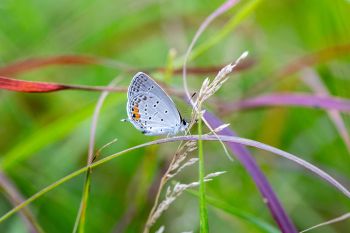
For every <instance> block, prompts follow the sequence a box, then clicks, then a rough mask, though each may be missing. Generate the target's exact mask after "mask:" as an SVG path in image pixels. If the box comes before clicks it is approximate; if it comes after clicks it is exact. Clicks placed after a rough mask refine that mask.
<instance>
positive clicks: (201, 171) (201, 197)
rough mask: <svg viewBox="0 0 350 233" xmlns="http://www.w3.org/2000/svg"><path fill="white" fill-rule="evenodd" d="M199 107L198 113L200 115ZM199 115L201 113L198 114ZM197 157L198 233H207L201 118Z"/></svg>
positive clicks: (200, 120)
mask: <svg viewBox="0 0 350 233" xmlns="http://www.w3.org/2000/svg"><path fill="white" fill-rule="evenodd" d="M200 109H201V108H200V106H199V113H200ZM200 114H201V113H200ZM198 157H199V216H200V232H201V233H207V232H209V224H208V211H207V205H206V200H205V182H204V176H205V170H204V155H203V141H202V117H198Z"/></svg>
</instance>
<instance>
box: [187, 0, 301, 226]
mask: <svg viewBox="0 0 350 233" xmlns="http://www.w3.org/2000/svg"><path fill="white" fill-rule="evenodd" d="M237 2H239V0H228V1H226V2H224V4H222V5H221V6H220V7H219V8H218V9H216V10H215V11H214V12H213V13H212V14H210V15H209V16H208V17H207V18H206V19H205V20H204V21H203V23H202V24H201V25H200V27H199V28H198V30H197V31H196V34H195V35H194V37H193V38H192V41H191V43H190V45H189V47H188V49H187V51H186V53H185V57H184V62H183V66H182V79H183V86H184V90H185V93H186V96H187V101H188V102H189V103H190V104H191V106H192V107H193V108H194V109H195V110H196V111H197V109H196V104H195V103H194V102H193V100H192V98H191V95H190V92H189V89H188V84H187V76H186V73H187V61H188V60H189V56H190V54H191V51H192V49H193V47H194V45H195V43H196V42H197V40H198V38H199V36H200V35H201V34H202V33H203V32H204V30H205V29H206V28H207V27H208V26H209V24H210V23H211V22H212V21H213V20H214V19H215V18H217V17H218V16H220V15H221V14H223V13H224V12H226V11H227V10H229V9H230V8H231V7H233V6H234V5H236V3H237ZM197 112H198V113H199V114H200V118H202V119H203V122H205V124H206V125H207V126H208V128H209V129H210V130H211V132H213V134H214V135H215V136H217V135H216V133H215V132H214V131H213V130H212V129H213V128H217V127H219V126H220V125H222V124H220V125H217V126H215V127H213V126H212V124H210V123H209V122H207V119H206V117H204V116H202V115H201V114H202V113H201V112H199V111H197ZM202 119H201V120H202ZM219 140H220V139H219ZM220 143H221V144H223V143H222V142H221V141H220ZM223 147H224V150H225V151H226V147H225V145H223ZM200 191H202V190H200ZM202 195H205V193H201V194H200V196H202ZM202 201H205V199H204V200H203V199H202ZM200 211H201V212H203V211H204V210H203V209H202V208H200ZM201 212H200V216H204V213H201ZM287 220H288V217H287ZM287 223H291V221H289V222H288V221H287ZM290 225H291V228H289V226H287V228H288V229H292V230H291V231H289V232H293V233H294V232H296V230H295V227H294V226H293V224H290Z"/></svg>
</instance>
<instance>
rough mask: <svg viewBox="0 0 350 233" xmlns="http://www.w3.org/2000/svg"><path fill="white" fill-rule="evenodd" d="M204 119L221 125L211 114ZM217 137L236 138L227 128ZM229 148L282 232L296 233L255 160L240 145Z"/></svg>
mask: <svg viewBox="0 0 350 233" xmlns="http://www.w3.org/2000/svg"><path fill="white" fill-rule="evenodd" d="M204 118H206V119H207V121H208V122H209V123H210V125H211V126H212V127H213V128H216V127H218V126H220V125H222V124H223V123H222V122H221V121H220V120H219V119H218V118H217V117H215V116H214V115H213V114H211V113H209V112H206V113H205V114H204ZM218 134H219V135H228V136H236V135H235V133H234V132H233V131H232V130H230V129H229V128H225V129H223V130H222V131H220V132H219V133H218ZM226 145H228V146H229V148H230V149H231V151H232V152H233V154H234V155H235V156H236V158H237V159H238V160H239V161H240V162H241V164H242V165H243V166H244V167H245V169H246V170H247V171H248V173H249V174H250V176H251V177H252V178H253V180H254V182H255V184H256V186H257V187H258V189H259V190H260V193H261V195H262V196H263V199H264V200H266V204H267V206H268V208H269V210H270V212H271V215H272V217H273V218H274V220H275V221H276V223H277V224H278V226H279V228H280V229H281V231H282V232H293V233H296V232H297V230H296V228H295V226H294V224H293V222H292V221H291V220H290V218H289V217H288V215H287V213H286V211H285V210H284V208H283V207H282V204H281V203H280V201H279V200H278V198H277V196H276V194H275V193H274V191H273V189H272V187H271V186H270V184H269V182H268V180H267V179H266V177H265V175H264V173H263V172H262V171H261V170H260V168H259V166H258V165H257V164H256V162H255V160H254V159H253V157H252V156H251V154H250V152H249V150H247V148H245V147H244V146H242V145H239V144H234V143H226Z"/></svg>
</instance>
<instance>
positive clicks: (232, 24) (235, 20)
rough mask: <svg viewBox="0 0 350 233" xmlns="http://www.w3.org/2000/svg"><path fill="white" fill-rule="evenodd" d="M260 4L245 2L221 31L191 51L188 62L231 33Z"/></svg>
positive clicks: (254, 1)
mask: <svg viewBox="0 0 350 233" xmlns="http://www.w3.org/2000/svg"><path fill="white" fill-rule="evenodd" d="M260 3H261V0H251V1H248V2H246V3H245V4H244V5H243V6H242V7H241V8H240V10H239V11H238V12H237V13H236V14H235V15H234V16H233V17H232V18H231V19H230V20H229V21H228V22H227V23H226V24H225V26H223V27H222V29H221V30H220V31H218V32H216V33H215V34H214V35H213V37H211V38H210V39H208V40H206V41H205V42H203V43H202V44H200V45H198V47H197V48H195V49H193V52H192V53H191V56H190V60H193V59H196V58H197V57H198V56H200V55H202V54H203V53H204V52H205V51H207V50H208V49H210V48H211V47H213V46H215V45H216V44H218V43H219V42H220V41H222V40H223V39H224V38H225V37H226V36H227V35H228V34H229V33H230V32H231V31H233V30H234V29H235V28H236V27H237V26H238V24H239V23H240V22H242V21H243V20H244V19H245V18H246V17H248V16H249V15H250V14H251V13H252V12H253V11H254V10H255V9H256V8H257V6H258V5H259V4H260Z"/></svg>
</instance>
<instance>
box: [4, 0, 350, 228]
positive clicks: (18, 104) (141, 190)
mask: <svg viewBox="0 0 350 233" xmlns="http://www.w3.org/2000/svg"><path fill="white" fill-rule="evenodd" d="M222 3H223V1H218V0H215V1H213V0H193V1H185V0H178V1H171V0H144V1H141V0H138V1H127V0H116V1H110V0H99V1H97V0H87V1H86V0H85V1H83V0H76V1H67V0H59V1H44V0H29V1H24V0H1V1H0V15H1V19H0V66H1V67H4V66H6V65H8V64H11V63H12V62H14V61H17V60H23V59H28V58H35V57H42V58H45V57H49V56H55V55H66V54H84V55H93V56H99V57H103V58H107V59H111V61H113V60H114V61H119V62H123V63H126V64H130V65H131V66H133V67H136V68H137V69H139V70H140V71H141V70H144V69H147V68H151V67H165V66H166V65H167V62H166V61H167V59H168V54H169V50H170V49H175V50H176V51H177V58H176V59H178V60H177V61H180V60H179V59H180V58H181V56H182V55H183V54H184V53H185V51H186V49H187V47H188V45H189V44H190V42H191V39H192V37H193V35H194V33H195V31H196V30H197V29H198V27H199V25H200V24H201V23H202V22H203V20H204V19H205V17H207V16H208V15H209V14H210V13H212V12H213V11H214V10H215V9H216V8H217V7H218V6H219V5H220V4H222ZM249 4H251V8H250V9H249V10H248V12H247V14H246V15H245V17H244V18H242V19H240V20H238V21H237V26H236V27H233V28H231V30H230V31H229V33H228V34H227V36H225V37H223V38H222V39H221V40H220V41H217V42H216V43H215V44H214V45H213V46H212V47H211V48H209V49H208V50H205V51H204V52H203V53H201V54H200V56H198V57H196V58H195V59H194V60H193V61H191V62H190V63H189V66H191V67H211V66H223V65H226V64H228V63H230V62H232V61H233V60H234V59H236V58H237V57H238V56H239V55H240V54H241V53H242V52H243V51H245V50H248V51H249V53H250V55H249V57H250V58H251V59H253V60H254V61H255V63H254V65H253V66H251V67H250V68H249V69H247V70H245V71H244V72H241V73H239V74H236V75H234V76H232V78H231V79H229V81H228V82H227V83H226V84H225V86H224V87H223V88H222V89H221V90H220V91H219V92H218V93H217V95H216V96H215V98H216V100H217V101H218V100H219V101H223V102H232V101H233V100H237V99H239V98H241V97H242V96H243V95H244V94H245V93H246V92H247V91H249V90H252V89H254V87H255V86H256V85H257V84H259V83H261V82H265V81H266V80H268V79H270V78H271V77H272V76H273V74H275V73H276V72H278V71H279V70H280V69H281V68H283V67H285V66H286V65H287V64H289V63H290V62H291V61H294V60H297V59H299V58H300V57H302V56H303V55H305V54H311V53H314V52H316V51H319V50H321V49H326V48H329V47H333V46H335V45H346V44H350V23H349V22H350V1H345V0H343V1H342V0H323V1H319V0H304V1H297V0H285V1H278V0H274V1H267V0H261V1H246V0H243V1H241V2H240V3H239V4H238V5H237V6H236V7H234V8H233V9H231V10H229V11H228V12H227V13H225V14H224V15H222V16H221V17H219V18H218V19H217V20H215V21H214V22H213V23H212V24H211V25H210V27H209V28H208V29H207V30H206V31H205V32H204V34H203V35H202V36H201V37H200V39H199V41H198V44H197V45H198V46H200V45H201V44H204V43H206V42H207V41H209V40H210V38H212V37H213V36H216V35H218V34H219V33H220V32H221V30H222V29H223V27H224V25H226V23H227V22H228V21H229V20H230V19H231V18H232V17H234V16H235V15H237V14H242V11H243V9H245V7H246V6H247V5H249ZM338 52H339V51H338ZM349 61H350V56H349V55H347V54H346V53H345V54H344V51H343V53H342V54H341V52H339V55H335V56H334V57H333V58H332V59H329V60H328V61H326V62H323V63H321V64H318V65H315V66H312V67H310V68H311V69H313V70H314V71H315V72H316V73H317V74H318V75H319V76H320V78H321V79H322V80H323V81H324V83H325V84H326V86H327V88H328V89H329V91H330V93H331V94H332V95H334V96H339V97H343V98H350V66H349ZM120 73H121V71H120V70H119V69H116V68H111V67H107V66H103V65H85V66H83V65H80V66H50V67H45V68H41V69H36V70H32V71H27V72H23V73H21V74H18V75H15V76H14V77H17V78H21V79H25V80H36V81H39V80H40V81H52V82H60V83H70V84H85V85H108V83H109V82H110V81H111V80H112V79H113V78H114V77H116V76H117V75H118V74H120ZM151 75H153V76H154V77H155V78H159V79H162V78H163V75H162V73H151ZM301 75H302V73H300V72H299V73H295V74H293V75H290V76H285V77H283V80H282V81H281V80H280V81H278V82H277V81H276V82H273V85H269V86H267V87H266V88H265V89H264V90H262V92H264V93H269V92H273V91H289V92H294V91H295V92H300V91H304V92H310V90H309V88H308V87H307V86H306V85H305V84H304V83H303V82H301V81H300V79H298V78H299V77H300V76H301ZM132 76H133V73H128V74H127V75H125V74H124V75H123V80H122V81H121V82H120V85H121V86H127V85H128V83H129V81H130V79H131V78H132ZM207 76H210V77H211V78H213V77H214V74H205V73H204V74H201V75H196V76H194V75H189V81H190V87H191V89H192V90H197V89H198V88H199V87H200V84H201V82H202V81H203V79H204V78H205V77H207ZM168 84H169V85H171V86H173V87H174V88H178V89H181V88H182V81H181V76H179V75H174V76H173V77H172V79H171V80H170V81H169V80H168ZM255 94H256V93H255ZM258 94H261V93H258ZM98 97H99V93H97V92H84V91H63V92H56V93H49V94H25V93H15V92H9V91H3V90H1V91H0V100H1V101H0V122H1V127H0V139H1V140H0V156H1V161H0V163H2V167H3V164H4V163H5V162H6V168H5V171H4V172H5V173H6V174H7V176H8V177H9V178H10V179H11V180H12V182H13V183H14V184H15V186H16V187H17V188H18V190H19V191H20V192H21V193H22V195H23V196H24V197H30V196H31V195H33V194H34V193H35V192H37V191H39V190H41V189H42V188H43V187H45V186H47V185H49V184H51V183H53V182H54V181H56V180H58V179H59V178H61V177H63V176H65V175H67V174H69V173H71V172H73V171H75V170H77V169H79V168H81V167H83V166H85V164H86V158H87V148H88V140H89V129H90V124H91V120H92V114H93V109H94V106H95V104H96V101H97V99H98ZM175 102H177V103H179V102H180V101H179V99H177V98H175ZM125 104H126V95H125V93H117V94H115V93H114V94H110V96H109V97H108V99H107V101H106V103H105V105H104V108H103V110H102V112H101V116H100V120H99V124H98V128H97V134H96V147H97V148H100V147H101V146H103V145H105V144H106V143H107V142H109V141H111V140H113V139H115V138H118V141H117V143H115V144H113V145H112V146H110V147H109V148H107V149H106V150H104V151H103V153H102V156H105V155H109V154H112V153H115V152H118V151H120V150H122V149H125V148H128V147H131V146H134V145H137V144H139V143H142V142H147V141H149V140H152V139H153V138H152V137H146V136H144V135H142V134H141V133H140V132H138V131H137V130H136V129H134V128H133V127H132V126H131V124H125V123H123V122H120V119H122V118H124V117H126V112H125ZM179 107H180V109H181V112H183V113H184V115H185V117H187V118H188V117H189V116H190V112H191V110H190V109H189V108H188V107H187V106H185V105H184V104H181V103H179ZM206 107H207V108H209V109H210V110H212V111H213V112H214V113H215V112H216V113H218V112H217V109H216V106H215V105H213V104H210V103H208V104H207V106H206ZM343 116H344V121H345V123H346V125H347V128H349V127H350V125H349V124H350V118H349V116H348V115H343ZM221 117H222V119H223V120H224V121H225V122H227V123H230V124H231V126H232V128H233V129H234V130H236V131H237V133H238V135H239V136H242V137H246V138H250V139H253V140H257V141H261V142H264V143H267V144H269V145H272V146H275V147H277V148H280V149H282V150H285V151H288V152H290V153H294V154H296V155H298V156H300V157H301V158H303V159H305V160H307V161H310V162H312V163H313V164H315V165H317V166H319V167H320V168H322V169H324V170H325V171H327V172H329V173H330V174H331V175H333V176H334V177H336V178H337V179H338V180H340V181H341V182H342V183H343V184H344V185H345V186H346V187H350V180H349V177H350V169H349V167H350V166H349V165H350V154H349V151H347V149H346V146H345V145H344V142H343V141H342V139H341V137H340V136H339V134H338V132H337V130H336V129H335V127H334V125H333V124H332V122H331V121H330V119H329V118H328V115H327V113H326V112H325V111H322V110H319V109H306V108H300V107H274V108H262V109H252V110H249V111H236V112H234V113H231V114H228V115H224V116H221ZM194 133H195V131H194ZM176 148H177V144H175V143H173V144H171V145H160V146H157V147H149V148H145V149H140V150H137V151H133V152H131V153H128V154H126V155H123V156H122V157H120V158H117V159H114V160H112V161H111V162H109V163H107V164H105V165H102V166H100V167H98V168H96V169H95V170H94V171H93V173H92V184H91V196H90V200H89V206H88V210H87V220H86V232H141V230H142V228H143V225H144V223H145V221H146V218H147V215H148V213H149V211H150V208H151V207H152V203H153V200H154V196H152V195H151V196H149V192H151V193H152V190H151V191H150V189H151V186H152V184H153V183H154V182H155V180H156V179H157V178H159V173H160V172H162V171H164V166H165V164H166V161H167V160H169V159H170V158H171V156H172V155H173V153H174V152H175V150H176ZM204 149H205V158H206V160H205V161H206V171H207V173H210V172H215V171H227V173H226V174H225V175H222V176H221V177H219V178H216V179H215V180H214V181H212V182H210V183H208V184H207V193H208V195H210V196H211V197H213V198H215V199H217V200H220V201H221V202H223V204H224V205H225V206H229V207H232V208H233V207H234V208H237V209H238V210H239V212H240V211H241V213H249V214H251V215H252V216H254V218H255V219H257V220H260V221H264V222H267V223H270V224H272V225H275V223H274V221H273V219H272V218H271V216H270V213H269V211H268V209H267V207H266V206H265V204H264V203H263V201H262V198H261V196H260V193H259V192H258V191H257V189H256V186H255V184H254V183H253V181H252V179H251V177H250V176H249V175H248V174H247V172H246V171H245V169H244V168H243V167H242V166H241V165H240V164H239V163H238V162H237V161H235V162H234V163H229V162H228V161H227V158H226V157H225V154H224V153H223V151H222V148H221V147H220V145H219V144H218V143H214V142H208V143H205V147H204ZM251 151H252V153H253V154H254V155H255V158H256V159H257V162H258V164H259V165H261V167H262V169H263V171H264V172H265V174H266V176H267V177H268V179H269V181H270V182H271V184H272V186H273V188H274V189H275V191H276V193H277V195H278V196H279V198H280V200H281V202H282V203H283V205H284V207H285V208H286V211H287V213H288V214H289V215H290V216H291V218H292V220H293V221H294V223H295V224H296V226H297V227H298V229H299V230H303V229H305V228H307V227H309V226H313V225H316V224H318V223H320V222H323V221H326V220H329V219H331V218H334V217H337V216H339V215H341V214H343V213H345V212H349V208H350V201H349V200H347V199H346V197H345V196H344V195H342V194H341V193H340V192H338V191H337V190H335V189H334V188H333V187H331V186H329V185H328V184H327V183H325V182H324V181H323V180H320V179H319V178H318V177H315V176H314V175H311V174H310V173H309V172H307V171H305V170H304V169H302V168H300V167H299V166H297V165H295V164H293V163H292V162H290V161H287V160H285V159H281V158H278V157H277V156H274V155H272V154H270V153H267V152H263V151H260V150H255V149H254V150H251ZM192 156H196V153H194V154H193V155H192ZM197 173H198V171H197V166H192V167H191V168H188V169H186V170H184V172H182V173H181V174H180V175H179V176H178V177H177V178H176V180H178V181H181V182H182V183H189V182H192V181H195V180H197V179H198V177H197ZM83 181H84V176H79V177H78V178H75V179H73V180H71V181H69V182H67V183H65V184H64V185H61V186H60V187H58V188H57V189H55V190H53V191H52V192H49V193H47V194H46V195H44V196H43V197H41V198H40V199H39V200H37V201H35V202H34V203H33V204H31V205H30V209H31V210H32V212H33V213H34V216H35V218H36V220H37V221H38V223H39V224H40V225H41V227H42V228H43V229H44V230H45V232H53V233H55V232H71V231H72V229H73V225H74V221H75V217H76V214H77V211H78V208H79V202H80V198H81V192H82V186H83ZM153 188H154V187H153ZM153 192H154V191H153ZM2 193H3V192H2ZM11 208H12V205H11V204H10V203H9V201H8V200H7V198H6V196H5V195H4V194H1V195H0V213H1V215H3V214H5V213H6V212H7V211H8V210H10V209H11ZM223 209H224V208H215V207H213V206H210V205H209V224H210V229H211V232H220V233H224V232H263V231H262V230H261V229H259V228H258V227H256V226H254V225H253V224H251V223H250V222H249V221H245V220H243V219H241V218H239V217H237V216H235V215H233V214H229V213H227V212H225V211H224V210H223ZM161 225H164V226H165V227H166V232H174V233H175V232H185V231H193V232H198V226H199V217H198V200H197V198H196V197H195V196H193V195H191V194H189V193H184V194H183V195H182V196H181V197H179V198H178V199H177V200H176V201H175V203H174V204H173V205H172V206H171V207H170V208H169V210H167V211H166V212H165V213H164V214H163V215H162V217H161V218H160V220H159V221H158V222H157V223H156V225H155V227H154V228H153V230H152V232H154V231H155V230H156V229H157V228H158V227H159V226H161ZM349 229H350V221H349V220H346V221H343V222H340V223H337V224H334V225H331V226H326V227H323V228H320V229H318V230H315V231H314V232H330V233H333V232H334V233H335V232H348V231H349ZM0 232H28V231H27V230H26V226H25V225H24V224H23V220H22V219H21V218H20V217H19V215H16V216H15V217H11V218H10V219H8V220H6V221H5V222H4V223H2V224H1V225H0Z"/></svg>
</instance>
